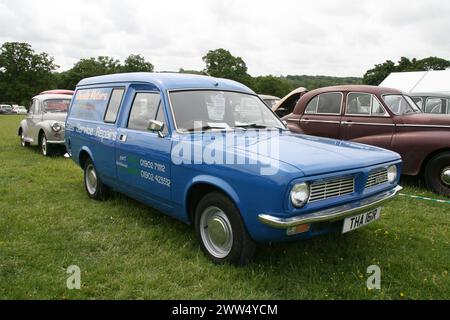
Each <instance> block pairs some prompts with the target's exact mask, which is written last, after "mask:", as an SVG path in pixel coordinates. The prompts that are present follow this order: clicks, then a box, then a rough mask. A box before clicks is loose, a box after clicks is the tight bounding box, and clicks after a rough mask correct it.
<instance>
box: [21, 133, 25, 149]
mask: <svg viewBox="0 0 450 320" xmlns="http://www.w3.org/2000/svg"><path fill="white" fill-rule="evenodd" d="M20 144H21V145H22V147H25V136H24V135H23V133H22V135H21V136H20Z"/></svg>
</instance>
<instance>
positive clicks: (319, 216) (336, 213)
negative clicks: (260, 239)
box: [258, 186, 403, 229]
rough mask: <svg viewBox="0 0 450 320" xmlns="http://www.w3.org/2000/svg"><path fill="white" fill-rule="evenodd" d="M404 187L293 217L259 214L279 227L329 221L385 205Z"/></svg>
mask: <svg viewBox="0 0 450 320" xmlns="http://www.w3.org/2000/svg"><path fill="white" fill-rule="evenodd" d="M402 189H403V188H402V187H400V186H397V187H395V188H394V189H391V190H388V191H384V192H381V193H379V194H376V195H374V196H371V197H369V198H365V199H363V200H360V201H355V202H352V203H348V204H345V205H341V206H338V207H333V208H330V209H327V210H323V211H316V212H313V213H307V214H304V215H300V216H295V217H291V218H286V219H284V218H278V217H274V216H272V215H269V214H260V215H259V216H258V219H259V221H261V222H262V223H264V224H266V225H268V226H270V227H273V228H278V229H287V228H292V227H296V226H299V225H302V224H308V223H315V222H327V221H331V222H332V221H337V220H342V219H344V218H346V217H348V216H355V215H358V214H360V213H365V212H368V211H370V210H373V209H375V208H378V207H380V206H382V205H384V204H385V203H386V202H388V201H389V200H392V198H394V197H395V195H396V194H397V193H398V192H400V191H401V190H402Z"/></svg>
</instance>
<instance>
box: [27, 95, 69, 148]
mask: <svg viewBox="0 0 450 320" xmlns="http://www.w3.org/2000/svg"><path fill="white" fill-rule="evenodd" d="M71 99H72V96H71V95H65V94H41V95H38V96H36V97H34V98H33V99H32V101H31V106H30V110H29V112H28V115H27V117H26V118H25V119H24V120H22V122H20V126H19V130H18V135H19V138H20V143H21V145H22V146H23V147H27V146H30V145H34V146H39V148H40V151H41V154H42V155H43V156H49V155H51V154H52V153H53V152H54V151H55V147H56V146H58V145H59V146H61V148H64V131H65V121H66V117H67V109H68V108H69V105H70V101H71Z"/></svg>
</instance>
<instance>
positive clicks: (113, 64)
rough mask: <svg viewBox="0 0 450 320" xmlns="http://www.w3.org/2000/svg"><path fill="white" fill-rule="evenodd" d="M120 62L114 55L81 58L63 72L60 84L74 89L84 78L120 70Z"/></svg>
mask: <svg viewBox="0 0 450 320" xmlns="http://www.w3.org/2000/svg"><path fill="white" fill-rule="evenodd" d="M120 68H121V65H120V62H119V60H116V59H114V58H112V57H107V56H100V57H97V58H89V59H81V60H79V61H78V62H77V63H75V65H74V66H73V68H72V69H70V70H68V71H66V72H63V73H61V79H60V81H61V82H60V86H61V87H62V88H66V89H74V88H75V87H76V85H77V83H78V82H79V81H80V80H81V79H84V78H89V77H95V76H101V75H105V74H112V73H117V72H120Z"/></svg>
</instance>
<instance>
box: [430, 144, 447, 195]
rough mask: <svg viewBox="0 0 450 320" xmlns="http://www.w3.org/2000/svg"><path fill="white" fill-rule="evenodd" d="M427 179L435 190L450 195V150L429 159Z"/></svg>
mask: <svg viewBox="0 0 450 320" xmlns="http://www.w3.org/2000/svg"><path fill="white" fill-rule="evenodd" d="M425 181H426V183H427V186H428V188H430V189H431V190H432V191H433V192H436V193H438V194H441V195H444V196H447V197H449V196H450V152H443V153H440V154H438V155H436V156H434V157H433V158H432V159H431V160H430V161H428V163H427V165H426V167H425Z"/></svg>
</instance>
